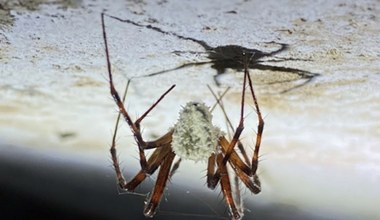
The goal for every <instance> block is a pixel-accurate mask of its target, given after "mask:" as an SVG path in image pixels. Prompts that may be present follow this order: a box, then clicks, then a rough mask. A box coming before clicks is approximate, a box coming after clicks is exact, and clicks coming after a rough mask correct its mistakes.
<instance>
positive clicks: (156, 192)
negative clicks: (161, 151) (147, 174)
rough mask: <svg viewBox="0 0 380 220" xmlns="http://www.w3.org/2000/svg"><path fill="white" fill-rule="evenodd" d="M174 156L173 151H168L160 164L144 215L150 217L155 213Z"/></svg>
mask: <svg viewBox="0 0 380 220" xmlns="http://www.w3.org/2000/svg"><path fill="white" fill-rule="evenodd" d="M174 157H175V153H174V152H170V153H169V154H168V155H167V156H166V157H165V159H164V161H163V162H162V164H161V167H160V171H159V173H158V176H157V180H156V185H155V186H154V189H153V193H152V194H151V195H150V196H149V198H148V201H147V203H146V205H145V207H144V215H145V216H146V217H150V218H152V217H153V216H154V214H155V213H156V209H157V207H158V204H159V203H160V201H161V197H162V194H163V193H164V190H165V186H166V183H167V181H168V178H169V174H170V167H171V166H172V163H173V159H174Z"/></svg>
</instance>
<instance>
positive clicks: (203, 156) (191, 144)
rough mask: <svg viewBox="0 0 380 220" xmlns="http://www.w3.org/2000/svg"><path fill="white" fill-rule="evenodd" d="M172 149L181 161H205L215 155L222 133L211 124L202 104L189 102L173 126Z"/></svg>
mask: <svg viewBox="0 0 380 220" xmlns="http://www.w3.org/2000/svg"><path fill="white" fill-rule="evenodd" d="M173 129H174V132H173V140H172V149H173V151H174V152H175V153H176V154H177V155H178V156H179V157H180V158H182V159H190V160H194V161H199V160H207V158H208V157H209V156H210V155H211V154H212V153H215V149H216V146H217V145H218V139H219V137H220V136H222V135H223V134H222V132H221V131H220V129H219V128H218V127H215V126H214V125H213V124H212V115H211V112H210V110H209V108H208V107H207V106H206V105H205V104H204V103H198V102H189V103H187V104H186V105H185V107H184V108H183V109H182V111H181V112H180V113H179V119H178V122H177V123H176V124H175V125H174V128H173Z"/></svg>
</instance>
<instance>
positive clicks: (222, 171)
mask: <svg viewBox="0 0 380 220" xmlns="http://www.w3.org/2000/svg"><path fill="white" fill-rule="evenodd" d="M223 158H224V156H223V154H222V153H218V154H215V153H213V154H211V156H210V157H209V159H208V167H207V185H208V186H209V188H212V187H210V186H211V185H214V184H215V185H216V184H217V183H218V182H219V180H220V186H221V188H222V193H223V196H224V199H225V201H226V203H227V206H228V212H229V214H230V216H231V218H232V219H233V220H237V219H241V218H242V217H243V216H242V213H240V212H239V211H238V208H237V207H236V204H235V201H234V197H233V195H232V188H231V182H230V177H229V174H228V170H227V166H226V164H224V163H223ZM216 165H217V167H218V169H217V173H218V175H219V178H218V181H217V182H216V183H215V182H213V181H214V180H215V174H217V173H215V174H214V171H215V166H216ZM214 187H215V186H214ZM214 187H213V188H214Z"/></svg>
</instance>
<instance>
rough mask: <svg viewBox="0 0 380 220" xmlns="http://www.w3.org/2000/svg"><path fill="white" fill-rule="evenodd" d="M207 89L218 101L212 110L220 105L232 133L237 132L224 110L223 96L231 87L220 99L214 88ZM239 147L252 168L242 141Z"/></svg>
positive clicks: (238, 144)
mask: <svg viewBox="0 0 380 220" xmlns="http://www.w3.org/2000/svg"><path fill="white" fill-rule="evenodd" d="M207 87H208V89H209V90H210V92H211V94H212V95H213V96H214V98H215V99H216V103H215V105H214V106H213V107H212V108H211V111H212V110H213V109H214V108H215V106H216V105H219V107H220V108H221V109H222V112H223V114H224V118H225V120H226V121H227V124H228V126H229V128H230V129H231V130H232V132H235V129H234V127H233V126H232V123H231V120H230V118H229V117H228V115H227V112H226V109H225V108H224V105H223V100H222V98H223V96H224V95H225V93H226V92H227V91H228V89H229V88H230V87H228V88H227V89H226V91H225V92H224V93H223V94H222V95H220V96H219V98H218V96H217V95H216V93H215V92H214V91H213V90H212V88H211V87H210V86H209V85H207ZM237 146H238V148H239V150H240V152H241V154H242V155H243V158H244V161H245V163H246V164H247V165H248V166H251V165H250V164H251V162H250V161H249V159H248V155H247V152H246V151H245V149H244V147H243V144H242V143H241V142H240V140H239V141H238V143H237Z"/></svg>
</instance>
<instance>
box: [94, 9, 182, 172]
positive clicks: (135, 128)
mask: <svg viewBox="0 0 380 220" xmlns="http://www.w3.org/2000/svg"><path fill="white" fill-rule="evenodd" d="M101 21H102V30H103V39H104V45H105V53H106V59H107V70H108V77H109V84H110V93H111V95H112V97H113V99H114V100H115V103H116V105H117V106H118V108H119V112H120V113H121V114H122V115H123V117H124V119H125V120H126V122H127V123H128V125H129V127H130V128H131V131H132V133H133V135H134V137H135V140H136V142H137V145H138V149H139V156H140V165H141V169H142V170H144V171H145V170H147V169H148V164H147V161H146V157H145V154H144V149H146V147H147V143H146V142H145V141H144V139H143V137H142V135H141V132H140V122H141V121H142V120H143V119H144V118H145V117H146V115H148V113H149V112H150V111H151V110H152V109H153V108H154V107H155V106H156V105H157V104H158V103H159V102H160V101H161V100H162V99H163V98H164V97H165V96H166V95H167V94H168V93H169V92H170V91H171V90H172V89H173V88H174V87H175V85H173V86H172V87H170V88H169V89H168V90H167V91H166V92H165V93H164V94H163V95H161V97H160V98H159V99H158V100H157V101H156V102H155V103H154V104H153V105H152V106H151V107H150V108H149V109H148V110H147V111H146V112H145V113H144V114H143V115H142V116H141V117H140V118H139V119H137V120H136V122H133V121H132V119H131V117H130V116H129V114H128V112H127V111H126V109H125V107H124V103H123V101H122V100H121V99H120V96H119V93H118V92H117V90H116V88H115V86H114V83H113V78H112V70H111V61H110V56H109V50H108V43H107V34H106V30H105V22H104V13H102V14H101ZM152 144H153V142H150V148H154V147H155V146H154V145H152ZM111 150H112V149H111Z"/></svg>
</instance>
